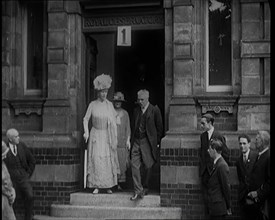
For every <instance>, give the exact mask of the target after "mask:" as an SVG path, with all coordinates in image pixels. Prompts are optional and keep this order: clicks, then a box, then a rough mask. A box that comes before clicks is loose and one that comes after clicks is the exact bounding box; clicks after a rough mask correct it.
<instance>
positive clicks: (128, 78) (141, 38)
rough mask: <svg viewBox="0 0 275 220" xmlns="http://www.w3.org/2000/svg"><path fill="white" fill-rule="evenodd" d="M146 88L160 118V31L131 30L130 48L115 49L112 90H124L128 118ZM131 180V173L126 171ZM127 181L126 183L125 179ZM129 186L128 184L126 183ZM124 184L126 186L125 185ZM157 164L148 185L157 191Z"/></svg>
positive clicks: (162, 90)
mask: <svg viewBox="0 0 275 220" xmlns="http://www.w3.org/2000/svg"><path fill="white" fill-rule="evenodd" d="M140 89H147V90H148V91H149V93H150V98H149V100H150V103H152V104H153V105H158V107H159V108H160V110H161V113H162V119H163V121H164V98H165V97H164V95H165V92H164V30H163V29H161V30H159V29H158V30H135V31H132V44H131V46H130V47H117V48H116V50H115V91H121V92H123V93H124V96H125V99H126V103H124V106H123V107H124V108H125V109H126V110H127V111H128V113H129V116H130V120H131V118H132V113H133V109H134V107H135V105H136V104H135V103H136V99H137V92H138V91H139V90H140ZM128 177H129V178H128V179H129V181H130V182H131V180H132V179H131V176H130V174H128ZM128 183H129V182H128ZM129 184H130V185H131V183H129ZM129 184H128V185H129ZM159 185H160V163H159V161H158V162H157V163H156V164H155V165H154V167H153V175H152V178H151V181H150V188H151V189H153V190H154V191H157V192H159Z"/></svg>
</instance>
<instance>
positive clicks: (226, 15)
mask: <svg viewBox="0 0 275 220" xmlns="http://www.w3.org/2000/svg"><path fill="white" fill-rule="evenodd" d="M208 3H209V4H208V37H209V46H208V49H209V58H208V59H209V66H208V74H209V76H208V80H209V81H208V86H221V85H225V86H231V85H232V76H231V75H232V74H231V2H230V0H209V2H208Z"/></svg>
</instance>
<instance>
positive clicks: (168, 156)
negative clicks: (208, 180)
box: [160, 148, 240, 166]
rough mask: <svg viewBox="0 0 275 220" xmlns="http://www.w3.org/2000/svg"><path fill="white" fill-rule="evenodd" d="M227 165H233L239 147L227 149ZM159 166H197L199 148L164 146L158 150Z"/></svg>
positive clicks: (237, 155) (238, 153)
mask: <svg viewBox="0 0 275 220" xmlns="http://www.w3.org/2000/svg"><path fill="white" fill-rule="evenodd" d="M229 152H230V157H229V163H228V165H229V166H235V163H236V161H237V159H238V157H239V155H240V150H239V149H229ZM160 161H161V162H160V164H161V166H199V149H183V148H180V149H174V148H166V149H161V151H160Z"/></svg>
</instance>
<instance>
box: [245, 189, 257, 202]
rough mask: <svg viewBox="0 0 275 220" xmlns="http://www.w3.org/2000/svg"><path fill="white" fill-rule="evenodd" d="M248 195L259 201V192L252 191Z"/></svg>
mask: <svg viewBox="0 0 275 220" xmlns="http://www.w3.org/2000/svg"><path fill="white" fill-rule="evenodd" d="M247 196H249V197H250V198H252V199H254V200H255V202H258V193H257V191H251V192H249V193H248V194H247Z"/></svg>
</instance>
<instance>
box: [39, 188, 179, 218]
mask: <svg viewBox="0 0 275 220" xmlns="http://www.w3.org/2000/svg"><path fill="white" fill-rule="evenodd" d="M131 196H132V193H129V192H115V193H113V194H91V193H83V192H77V193H72V194H71V195H70V204H69V205H61V204H60V205H59V204H53V205H51V208H50V216H43V215H36V216H35V217H34V220H65V219H66V220H88V219H89V220H94V219H98V220H108V219H181V208H173V207H160V196H159V195H157V194H153V195H151V194H149V195H146V196H144V198H143V199H140V200H137V201H131V200H130V197H131Z"/></svg>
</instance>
